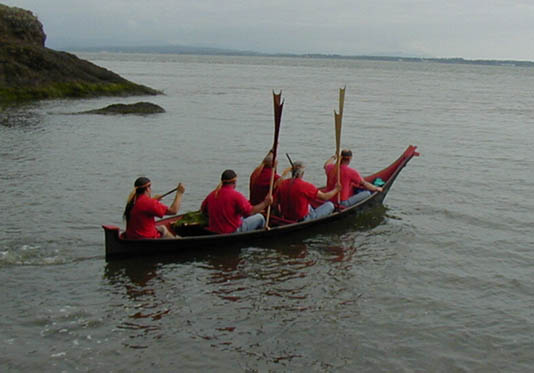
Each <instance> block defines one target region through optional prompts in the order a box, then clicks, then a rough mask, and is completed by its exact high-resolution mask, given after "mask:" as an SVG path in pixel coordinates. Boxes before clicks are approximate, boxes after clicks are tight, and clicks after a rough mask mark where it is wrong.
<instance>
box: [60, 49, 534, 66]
mask: <svg viewBox="0 0 534 373" xmlns="http://www.w3.org/2000/svg"><path fill="white" fill-rule="evenodd" d="M68 50H69V51H72V52H93V53H94V52H110V53H157V54H190V55H211V56H257V57H295V58H317V59H319V58H333V59H345V60H367V61H391V62H427V63H428V62H431V63H447V64H462V65H486V66H518V67H534V61H520V60H485V59H474V60H471V59H465V58H461V57H457V58H427V57H401V56H373V55H356V56H347V55H340V54H321V53H309V54H296V53H295V54H293V53H261V52H254V51H241V50H232V49H221V48H204V47H188V46H138V47H131V46H122V47H121V46H116V47H114V46H109V47H86V48H68Z"/></svg>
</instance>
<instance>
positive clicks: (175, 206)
mask: <svg viewBox="0 0 534 373" xmlns="http://www.w3.org/2000/svg"><path fill="white" fill-rule="evenodd" d="M184 192H185V187H184V186H183V185H182V183H179V184H178V187H177V188H176V194H175V195H174V200H173V201H172V203H171V205H170V206H169V208H168V209H167V213H166V215H175V214H176V213H177V212H178V210H179V209H180V204H181V203H182V196H183V195H184Z"/></svg>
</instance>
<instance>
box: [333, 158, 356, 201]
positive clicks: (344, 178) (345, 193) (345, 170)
mask: <svg viewBox="0 0 534 373" xmlns="http://www.w3.org/2000/svg"><path fill="white" fill-rule="evenodd" d="M339 169H340V174H341V177H340V182H341V187H342V189H341V192H340V193H339V195H340V199H341V201H345V200H346V199H348V198H349V197H350V196H352V195H353V194H354V189H353V187H357V186H358V185H360V184H361V182H362V180H363V178H362V177H361V175H360V173H359V172H358V171H356V170H355V169H353V168H350V167H349V166H348V165H346V164H342V165H341V166H340V168H339ZM325 171H326V189H327V190H332V189H334V188H335V187H336V183H337V176H336V165H335V164H329V165H327V166H326V169H325ZM330 200H331V201H337V195H336V196H334V197H333V198H332V199H330Z"/></svg>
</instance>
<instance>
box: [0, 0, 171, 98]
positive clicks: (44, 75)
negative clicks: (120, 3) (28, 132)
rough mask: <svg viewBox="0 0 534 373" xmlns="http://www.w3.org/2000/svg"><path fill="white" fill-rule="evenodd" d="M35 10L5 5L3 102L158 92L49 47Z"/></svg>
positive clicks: (0, 61) (0, 23)
mask: <svg viewBox="0 0 534 373" xmlns="http://www.w3.org/2000/svg"><path fill="white" fill-rule="evenodd" d="M45 41H46V34H45V33H44V31H43V25H42V24H41V22H39V20H38V19H37V17H35V16H34V15H33V14H32V13H31V12H30V11H27V10H24V9H20V8H16V7H8V6H5V5H3V4H0V104H5V103H13V102H19V101H25V100H38V99H48V98H64V97H92V96H127V95H155V94H159V93H161V92H159V91H157V90H154V89H152V88H149V87H146V86H143V85H140V84H136V83H133V82H130V81H128V80H126V79H124V78H122V77H121V76H119V75H118V74H115V73H113V72H111V71H109V70H106V69H104V68H102V67H99V66H96V65H95V64H93V63H91V62H89V61H85V60H82V59H79V58H78V57H76V56H75V55H73V54H70V53H66V52H59V51H55V50H52V49H49V48H46V47H45Z"/></svg>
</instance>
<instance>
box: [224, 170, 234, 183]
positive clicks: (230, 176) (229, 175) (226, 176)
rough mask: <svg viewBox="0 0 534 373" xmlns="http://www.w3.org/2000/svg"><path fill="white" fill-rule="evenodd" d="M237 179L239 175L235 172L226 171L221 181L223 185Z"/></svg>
mask: <svg viewBox="0 0 534 373" xmlns="http://www.w3.org/2000/svg"><path fill="white" fill-rule="evenodd" d="M235 177H237V174H236V173H235V171H234V170H224V172H223V173H222V175H221V181H222V182H223V184H225V183H226V182H228V181H230V180H232V179H234V178H235Z"/></svg>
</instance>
